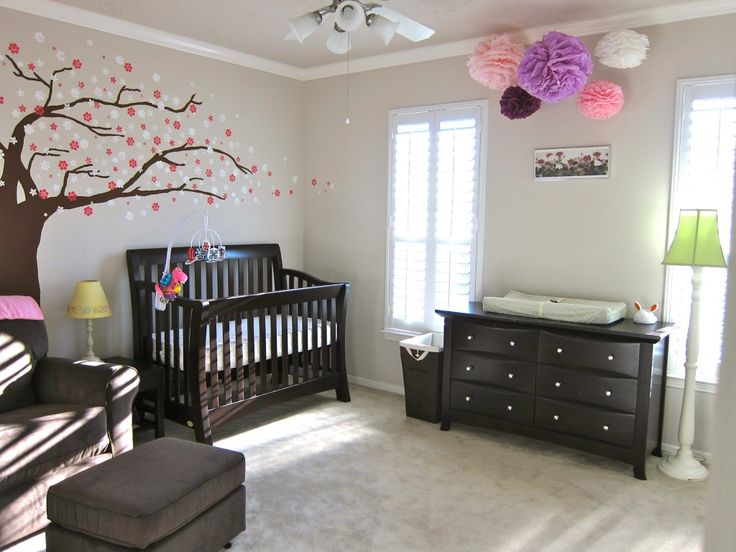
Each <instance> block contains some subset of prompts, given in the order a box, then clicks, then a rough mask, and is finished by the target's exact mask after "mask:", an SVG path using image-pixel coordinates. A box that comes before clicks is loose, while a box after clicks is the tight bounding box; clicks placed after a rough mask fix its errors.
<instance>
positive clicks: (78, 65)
mask: <svg viewBox="0 0 736 552" xmlns="http://www.w3.org/2000/svg"><path fill="white" fill-rule="evenodd" d="M72 67H74V68H75V69H76V70H77V71H78V70H79V69H81V68H82V62H81V61H79V60H78V59H74V60H72Z"/></svg>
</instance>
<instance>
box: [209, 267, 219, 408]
mask: <svg viewBox="0 0 736 552" xmlns="http://www.w3.org/2000/svg"><path fill="white" fill-rule="evenodd" d="M210 283H211V280H210ZM209 320H210V322H209V328H210V339H209V344H210V408H218V407H219V406H220V382H219V375H220V374H219V370H218V368H219V367H218V366H217V317H212V318H210V319H209Z"/></svg>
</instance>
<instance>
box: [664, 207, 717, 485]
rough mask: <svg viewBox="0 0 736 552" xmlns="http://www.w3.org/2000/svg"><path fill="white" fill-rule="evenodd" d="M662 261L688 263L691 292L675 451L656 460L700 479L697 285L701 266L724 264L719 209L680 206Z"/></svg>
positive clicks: (668, 471)
mask: <svg viewBox="0 0 736 552" xmlns="http://www.w3.org/2000/svg"><path fill="white" fill-rule="evenodd" d="M662 264H665V265H680V266H691V267H692V269H693V275H692V284H693V293H692V299H691V306H690V323H689V325H688V329H687V344H686V346H685V386H684V388H683V390H682V410H681V411H680V426H679V429H678V433H677V437H678V440H679V442H680V448H679V449H678V450H677V453H676V454H674V455H673V456H670V457H669V458H667V459H666V460H663V461H662V462H660V464H659V471H661V472H662V473H663V474H665V475H668V476H669V477H673V478H675V479H683V480H695V481H698V480H701V479H705V478H706V477H708V469H707V468H706V467H705V466H703V464H701V463H700V462H699V461H698V460H696V459H695V458H694V457H693V451H692V445H693V439H694V435H695V372H696V370H697V369H698V349H699V347H700V335H699V327H700V285H701V283H702V280H703V267H706V266H710V267H721V268H725V267H726V260H725V259H724V258H723V251H722V250H721V241H720V239H719V238H718V213H717V211H715V210H712V209H683V210H682V211H680V220H679V222H678V224H677V231H676V232H675V239H674V240H673V241H672V245H671V246H670V248H669V251H667V254H666V255H665V257H664V261H662Z"/></svg>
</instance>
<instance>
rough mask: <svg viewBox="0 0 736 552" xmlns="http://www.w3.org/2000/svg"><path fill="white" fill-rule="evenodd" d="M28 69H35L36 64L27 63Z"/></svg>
mask: <svg viewBox="0 0 736 552" xmlns="http://www.w3.org/2000/svg"><path fill="white" fill-rule="evenodd" d="M28 70H29V71H35V70H36V64H35V63H29V64H28Z"/></svg>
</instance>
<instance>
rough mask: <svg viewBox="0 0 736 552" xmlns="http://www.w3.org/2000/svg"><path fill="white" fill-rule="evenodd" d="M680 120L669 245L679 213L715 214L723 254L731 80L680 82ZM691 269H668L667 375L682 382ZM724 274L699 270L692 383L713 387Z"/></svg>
mask: <svg viewBox="0 0 736 552" xmlns="http://www.w3.org/2000/svg"><path fill="white" fill-rule="evenodd" d="M680 87H681V89H680V98H681V104H680V109H681V117H680V120H679V121H678V123H679V125H680V126H679V133H678V134H679V140H678V141H677V142H678V143H677V144H676V160H677V161H676V165H675V168H676V170H675V178H674V180H673V192H672V201H671V207H672V211H671V213H670V222H671V224H670V241H671V239H672V238H673V237H674V231H675V228H676V225H677V220H678V214H679V210H680V209H685V208H708V209H718V223H719V234H720V238H721V246H722V247H723V252H724V254H725V255H726V256H728V254H729V252H730V249H731V243H730V238H731V219H732V213H731V205H732V199H733V186H734V160H735V159H736V77H731V78H729V77H725V78H724V77H717V78H713V79H693V80H692V81H690V80H688V81H683V82H682V83H680ZM691 274H692V272H691V269H690V268H687V267H668V269H667V286H666V287H667V292H666V306H667V310H666V313H665V315H666V318H667V319H668V320H670V321H671V322H676V323H677V324H678V326H679V327H678V329H677V332H676V334H675V336H674V339H673V340H672V345H671V357H670V364H669V366H671V368H670V370H671V371H670V374H671V375H674V376H675V377H684V362H685V342H686V337H687V327H688V321H689V317H690V300H691V293H692V286H691V283H690V277H691ZM727 274H728V273H727V271H726V269H723V268H720V269H719V268H705V269H703V285H702V295H701V303H700V304H701V313H700V336H701V339H700V352H699V357H698V371H697V373H696V377H697V380H698V381H703V382H709V383H716V382H717V381H718V370H719V366H720V362H721V350H722V345H723V330H724V319H725V310H726V285H727Z"/></svg>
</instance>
